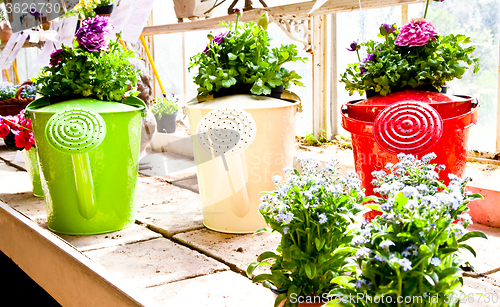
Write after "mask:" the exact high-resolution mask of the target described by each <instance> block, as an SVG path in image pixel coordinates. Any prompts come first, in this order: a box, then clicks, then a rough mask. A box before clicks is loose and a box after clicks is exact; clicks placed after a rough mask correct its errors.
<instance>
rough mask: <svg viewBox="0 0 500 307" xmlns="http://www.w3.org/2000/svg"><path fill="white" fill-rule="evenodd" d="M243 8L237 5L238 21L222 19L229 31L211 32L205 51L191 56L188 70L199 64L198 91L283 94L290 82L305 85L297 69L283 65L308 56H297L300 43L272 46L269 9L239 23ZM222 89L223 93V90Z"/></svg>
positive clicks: (201, 92) (205, 92)
mask: <svg viewBox="0 0 500 307" xmlns="http://www.w3.org/2000/svg"><path fill="white" fill-rule="evenodd" d="M241 14H242V12H241V10H239V9H237V13H236V15H237V17H236V22H235V23H234V24H233V23H232V22H228V23H226V22H222V23H221V24H223V25H224V26H225V27H226V28H227V31H226V32H222V33H221V34H219V35H216V36H213V35H212V34H209V35H208V36H207V37H208V39H209V40H210V42H209V44H208V45H207V47H206V48H205V50H203V52H200V53H197V54H196V55H194V56H193V57H191V63H190V64H189V66H188V68H189V70H191V69H193V68H195V67H198V74H197V75H196V76H195V77H194V83H195V84H197V85H198V86H199V87H198V95H202V96H207V95H209V94H212V95H216V96H223V95H228V94H232V93H252V94H254V95H272V92H273V90H275V91H276V94H275V95H274V96H273V97H278V98H279V97H280V96H279V94H278V93H279V92H280V91H282V89H283V88H284V89H288V88H289V87H290V85H291V83H293V84H295V85H299V86H304V85H303V84H302V82H300V81H299V79H300V78H301V77H300V76H299V75H298V74H297V73H296V72H295V71H293V70H292V71H289V70H287V69H286V68H284V67H283V65H284V64H286V63H288V62H296V61H302V62H304V60H306V59H305V58H301V57H299V56H297V46H295V45H293V44H290V45H281V46H280V47H279V48H273V49H271V48H270V44H269V41H270V40H271V39H270V38H269V36H268V34H267V19H268V17H267V12H266V13H264V14H263V15H262V16H261V17H260V18H259V20H258V22H257V24H256V23H253V22H250V23H239V22H238V19H239V17H240V16H241ZM221 92H222V93H221Z"/></svg>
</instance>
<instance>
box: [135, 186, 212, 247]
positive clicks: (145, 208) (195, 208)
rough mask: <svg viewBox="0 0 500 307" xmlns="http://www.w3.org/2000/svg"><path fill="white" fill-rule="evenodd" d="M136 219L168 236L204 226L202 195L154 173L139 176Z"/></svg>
mask: <svg viewBox="0 0 500 307" xmlns="http://www.w3.org/2000/svg"><path fill="white" fill-rule="evenodd" d="M136 204H137V216H136V219H137V220H138V221H139V222H141V223H144V224H147V225H150V226H151V227H152V228H153V229H155V230H156V231H160V232H161V233H162V234H164V235H165V236H167V237H171V236H173V235H174V234H176V233H179V232H184V231H189V230H195V229H200V228H203V216H202V213H201V199H200V196H199V195H198V194H196V193H193V192H191V191H188V190H186V189H181V188H179V187H176V186H173V185H172V184H169V183H167V182H165V181H164V180H162V179H159V178H154V177H144V176H140V177H139V185H138V189H137V202H136Z"/></svg>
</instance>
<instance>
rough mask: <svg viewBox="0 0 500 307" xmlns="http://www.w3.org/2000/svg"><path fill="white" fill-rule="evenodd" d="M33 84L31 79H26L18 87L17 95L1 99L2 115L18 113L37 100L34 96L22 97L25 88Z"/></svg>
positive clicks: (0, 112) (0, 110)
mask: <svg viewBox="0 0 500 307" xmlns="http://www.w3.org/2000/svg"><path fill="white" fill-rule="evenodd" d="M32 84H33V82H32V81H31V80H27V81H24V82H23V83H22V84H21V85H20V86H19V88H18V89H17V93H16V97H14V98H9V99H4V100H0V115H3V116H7V115H16V114H18V113H19V112H21V110H23V109H24V108H26V106H27V105H28V104H29V103H30V102H32V101H33V100H35V99H34V98H21V92H22V90H23V88H25V87H26V86H28V85H32Z"/></svg>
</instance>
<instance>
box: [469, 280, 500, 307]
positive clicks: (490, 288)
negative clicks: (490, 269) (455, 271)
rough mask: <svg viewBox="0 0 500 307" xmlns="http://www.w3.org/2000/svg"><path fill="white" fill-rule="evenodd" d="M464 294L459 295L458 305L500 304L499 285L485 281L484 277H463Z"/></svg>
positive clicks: (487, 306) (493, 305) (485, 306)
mask: <svg viewBox="0 0 500 307" xmlns="http://www.w3.org/2000/svg"><path fill="white" fill-rule="evenodd" d="M462 290H463V291H464V294H463V295H462V296H461V297H460V298H461V303H460V306H467V307H498V306H499V305H500V287H497V286H494V285H492V284H491V283H489V282H487V281H485V279H484V278H481V279H475V278H467V277H466V278H464V287H463V288H462Z"/></svg>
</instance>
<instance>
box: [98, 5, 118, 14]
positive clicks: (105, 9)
mask: <svg viewBox="0 0 500 307" xmlns="http://www.w3.org/2000/svg"><path fill="white" fill-rule="evenodd" d="M113 8H114V6H113V5H112V4H111V5H106V6H101V7H96V8H95V9H94V12H95V13H96V14H97V15H111V13H112V12H113Z"/></svg>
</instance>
